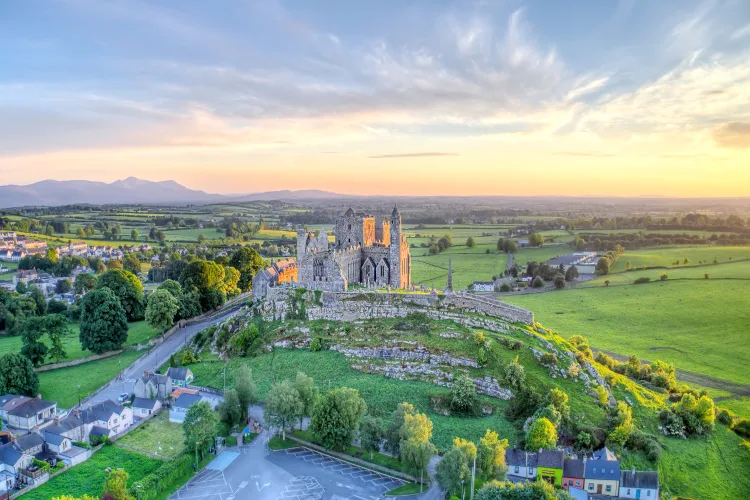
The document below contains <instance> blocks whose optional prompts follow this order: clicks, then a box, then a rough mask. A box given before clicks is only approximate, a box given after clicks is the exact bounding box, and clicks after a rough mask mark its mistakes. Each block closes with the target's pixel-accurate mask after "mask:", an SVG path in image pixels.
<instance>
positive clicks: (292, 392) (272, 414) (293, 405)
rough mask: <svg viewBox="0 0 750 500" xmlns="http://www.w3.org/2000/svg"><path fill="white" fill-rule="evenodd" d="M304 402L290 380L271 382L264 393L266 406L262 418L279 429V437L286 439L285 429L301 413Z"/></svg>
mask: <svg viewBox="0 0 750 500" xmlns="http://www.w3.org/2000/svg"><path fill="white" fill-rule="evenodd" d="M303 408H304V404H303V403H302V401H301V400H300V397H299V392H297V389H295V388H294V386H293V385H292V383H291V382H289V381H288V380H284V381H282V382H277V383H275V384H273V386H272V387H271V390H270V391H268V394H266V406H265V408H264V409H263V419H264V420H265V421H266V422H267V423H268V424H269V425H272V426H275V427H278V428H279V430H280V431H281V439H284V440H286V430H287V429H288V428H289V427H291V426H292V423H293V422H294V421H295V420H296V419H297V417H298V416H299V415H300V413H302V410H303Z"/></svg>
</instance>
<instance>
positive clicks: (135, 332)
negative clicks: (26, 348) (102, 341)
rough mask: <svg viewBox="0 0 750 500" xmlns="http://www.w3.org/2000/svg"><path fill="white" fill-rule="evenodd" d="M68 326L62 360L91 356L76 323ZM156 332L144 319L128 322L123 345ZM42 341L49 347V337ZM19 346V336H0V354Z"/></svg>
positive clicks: (141, 339)
mask: <svg viewBox="0 0 750 500" xmlns="http://www.w3.org/2000/svg"><path fill="white" fill-rule="evenodd" d="M69 326H70V333H69V334H68V335H66V336H65V337H63V339H62V343H63V347H64V348H65V352H66V353H67V356H66V357H65V359H63V360H62V361H71V360H73V359H80V358H85V357H86V356H91V355H92V354H93V353H92V352H91V351H84V350H82V349H81V341H80V339H79V327H78V323H71V324H70V325H69ZM158 333H159V332H158V331H156V330H154V329H153V328H152V327H151V326H149V325H148V324H147V323H146V322H145V321H136V322H134V323H128V340H127V342H126V343H125V345H128V346H134V345H138V344H145V343H147V342H148V341H149V340H150V339H152V338H153V337H155V336H156V335H158ZM42 342H45V343H47V345H48V347H49V343H48V342H49V339H48V338H47V337H46V336H45V337H43V338H42ZM21 346H23V342H22V341H21V337H8V336H0V356H2V355H3V354H8V353H11V352H21ZM47 363H52V361H51V360H47Z"/></svg>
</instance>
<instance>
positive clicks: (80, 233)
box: [76, 227, 86, 239]
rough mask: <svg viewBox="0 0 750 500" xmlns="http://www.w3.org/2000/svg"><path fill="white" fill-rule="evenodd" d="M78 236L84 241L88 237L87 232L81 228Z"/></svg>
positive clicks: (77, 233)
mask: <svg viewBox="0 0 750 500" xmlns="http://www.w3.org/2000/svg"><path fill="white" fill-rule="evenodd" d="M76 236H78V237H79V238H81V239H83V238H85V237H86V231H84V230H83V228H82V227H79V228H78V231H77V232H76Z"/></svg>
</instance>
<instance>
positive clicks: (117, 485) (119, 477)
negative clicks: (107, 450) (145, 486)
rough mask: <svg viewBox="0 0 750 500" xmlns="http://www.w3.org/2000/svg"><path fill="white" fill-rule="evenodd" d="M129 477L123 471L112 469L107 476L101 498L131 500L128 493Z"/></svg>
mask: <svg viewBox="0 0 750 500" xmlns="http://www.w3.org/2000/svg"><path fill="white" fill-rule="evenodd" d="M129 477H130V475H129V474H128V473H127V472H125V469H114V470H112V471H110V472H109V473H108V474H107V479H106V480H105V481H104V488H103V489H102V498H108V499H112V500H133V497H132V496H131V495H130V494H129V493H128V478H129Z"/></svg>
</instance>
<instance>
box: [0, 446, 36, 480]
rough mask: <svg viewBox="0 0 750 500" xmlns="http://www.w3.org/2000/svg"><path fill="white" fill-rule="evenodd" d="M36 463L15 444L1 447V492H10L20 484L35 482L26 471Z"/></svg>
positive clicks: (32, 457) (31, 456)
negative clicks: (28, 476) (26, 474)
mask: <svg viewBox="0 0 750 500" xmlns="http://www.w3.org/2000/svg"><path fill="white" fill-rule="evenodd" d="M33 462H34V456H33V455H30V454H28V453H24V452H23V451H22V450H21V449H20V448H19V447H18V445H17V444H16V443H15V442H10V443H6V444H4V445H2V446H0V491H10V490H12V489H13V488H14V487H15V486H16V485H17V484H18V483H19V482H22V483H28V482H30V481H31V482H33V478H27V477H26V476H25V475H24V471H26V470H27V468H28V467H29V466H30V465H31V464H32V463H33Z"/></svg>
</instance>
